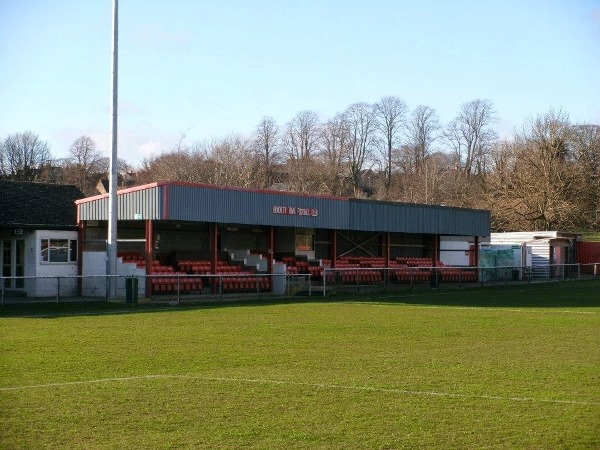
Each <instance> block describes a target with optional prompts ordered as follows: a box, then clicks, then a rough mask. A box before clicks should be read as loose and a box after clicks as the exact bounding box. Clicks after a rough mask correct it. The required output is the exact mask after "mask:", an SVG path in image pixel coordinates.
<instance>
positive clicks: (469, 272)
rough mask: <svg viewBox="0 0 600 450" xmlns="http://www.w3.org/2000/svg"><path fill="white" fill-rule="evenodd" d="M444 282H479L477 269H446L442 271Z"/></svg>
mask: <svg viewBox="0 0 600 450" xmlns="http://www.w3.org/2000/svg"><path fill="white" fill-rule="evenodd" d="M440 274H441V276H442V281H446V282H455V283H458V282H465V283H469V282H475V281H477V269H452V268H448V267H444V268H441V269H440Z"/></svg>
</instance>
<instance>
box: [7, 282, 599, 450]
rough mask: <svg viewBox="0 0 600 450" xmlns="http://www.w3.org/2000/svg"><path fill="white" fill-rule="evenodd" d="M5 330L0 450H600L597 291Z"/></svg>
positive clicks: (27, 313)
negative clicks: (568, 449)
mask: <svg viewBox="0 0 600 450" xmlns="http://www.w3.org/2000/svg"><path fill="white" fill-rule="evenodd" d="M131 310H132V308H128V309H127V308H124V307H123V306H122V305H90V304H86V305H28V306H26V307H14V306H11V307H7V306H5V307H3V308H2V309H0V314H1V315H2V316H3V317H2V318H1V319H0V414H1V417H0V420H1V421H2V427H1V428H0V448H7V449H19V448H24V449H25V448H52V449H55V448H69V449H77V448H81V449H94V448H110V449H113V448H114V449H117V448H118V449H122V448H216V449H220V448H223V449H225V448H230V449H234V448H256V449H273V448H311V449H313V448H336V449H352V448H357V449H367V448H368V449H375V448H381V449H389V448H444V449H446V448H598V447H600V431H599V430H600V375H599V374H600V351H599V349H600V282H598V281H589V282H564V283H552V284H546V285H535V286H534V285H530V286H519V287H506V288H505V287H500V288H476V289H469V290H448V291H445V290H437V291H423V292H413V293H408V292H407V293H402V294H396V295H393V294H387V295H385V294H381V295H374V294H371V295H368V296H350V295H345V296H336V297H333V298H326V299H314V298H313V299H304V300H303V301H302V302H298V303H292V302H281V303H276V302H273V303H263V304H259V303H246V304H237V305H228V306H219V305H208V306H202V307H197V306H196V307H162V308H154V307H138V308H136V309H135V313H129V311H131Z"/></svg>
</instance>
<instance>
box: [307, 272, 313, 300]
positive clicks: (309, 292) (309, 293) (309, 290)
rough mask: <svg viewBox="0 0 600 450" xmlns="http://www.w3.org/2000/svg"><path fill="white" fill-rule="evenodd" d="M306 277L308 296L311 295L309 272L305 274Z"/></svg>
mask: <svg viewBox="0 0 600 450" xmlns="http://www.w3.org/2000/svg"><path fill="white" fill-rule="evenodd" d="M306 278H307V280H308V296H309V297H312V286H311V284H312V283H311V281H310V273H309V274H308V275H306Z"/></svg>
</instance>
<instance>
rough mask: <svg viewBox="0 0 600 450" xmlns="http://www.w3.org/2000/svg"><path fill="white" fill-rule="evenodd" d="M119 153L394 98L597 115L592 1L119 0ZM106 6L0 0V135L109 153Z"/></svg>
mask: <svg viewBox="0 0 600 450" xmlns="http://www.w3.org/2000/svg"><path fill="white" fill-rule="evenodd" d="M119 19H120V20H119V156H120V157H121V158H124V159H126V160H127V161H128V162H130V163H133V164H137V163H139V162H140V161H141V159H142V158H144V157H146V156H150V155H153V154H154V155H156V154H159V153H160V152H162V151H165V150H169V149H170V148H172V147H173V146H174V145H175V144H176V142H177V140H178V139H179V136H180V135H181V133H185V135H186V139H187V140H188V141H189V142H193V141H196V140H205V139H210V138H215V137H223V136H225V135H227V134H229V133H232V132H237V133H241V134H246V135H247V134H250V133H251V132H252V131H253V130H254V128H255V127H256V124H257V123H258V122H259V121H260V119H261V118H262V117H263V116H265V115H269V116H272V117H273V118H274V119H275V120H276V121H277V122H278V123H279V124H280V125H283V124H285V123H286V122H288V121H289V120H290V119H291V118H292V117H293V116H294V115H295V114H296V113H297V112H298V111H302V110H307V109H310V110H314V111H315V112H316V113H317V114H318V115H319V117H320V118H321V119H322V120H326V119H328V118H330V117H332V116H333V115H335V114H336V113H337V112H341V111H343V110H344V109H346V107H347V106H349V105H350V104H352V103H355V102H363V101H364V102H376V101H378V100H379V99H380V98H381V97H382V96H386V95H394V96H398V97H400V98H402V99H404V100H405V101H406V103H407V104H408V106H409V108H410V109H411V110H412V109H413V108H415V107H416V106H418V105H420V104H424V105H428V106H430V107H433V108H434V109H436V111H437V112H438V114H439V116H440V119H441V120H442V122H443V123H447V122H448V121H450V120H451V119H452V118H453V117H454V115H456V113H457V112H458V109H459V108H460V106H461V104H463V103H465V102H467V101H470V100H473V99H476V98H480V99H489V100H491V101H492V102H493V104H494V106H495V108H496V110H497V113H498V116H499V118H500V121H499V122H498V123H497V124H496V129H497V130H498V132H499V133H500V134H501V135H510V134H512V131H513V129H514V128H515V127H517V128H520V127H521V126H522V124H523V122H524V121H525V120H526V119H527V118H528V117H532V116H534V115H536V114H543V113H545V112H547V111H548V110H549V109H550V108H562V109H563V110H564V111H565V112H567V113H569V115H570V117H571V120H572V121H574V122H586V123H595V124H600V0H563V1H559V0H554V1H553V0H546V1H541V0H530V1H522V0H520V1H516V0H503V1H494V2H492V1H485V0H475V1H447V2H446V1H440V0H423V1H414V0H413V1H400V0H396V1H393V0H389V1H386V0H361V1H357V0H320V1H318V0H277V1H275V0H263V1H260V0H238V1H233V0H231V1H230V0H210V1H204V0H168V1H167V0H163V1H158V0H121V1H120V4H119ZM111 20H112V0H52V1H48V0H0V69H1V72H0V105H1V106H0V138H4V137H5V136H6V135H8V134H12V133H16V132H22V131H25V130H31V131H33V132H34V133H37V134H38V135H39V136H40V137H41V138H42V139H43V140H46V141H48V142H49V143H50V145H51V151H52V153H53V155H55V156H56V157H64V156H66V154H67V149H68V147H69V146H70V144H71V143H72V142H73V141H74V140H75V139H76V138H77V137H79V136H81V135H88V136H91V137H92V138H93V139H94V140H95V141H96V143H97V144H98V147H99V149H100V150H101V151H102V152H103V153H105V154H106V155H107V156H108V155H109V153H110V148H109V142H110V126H109V125H110V99H111V73H110V70H111V47H112V36H111Z"/></svg>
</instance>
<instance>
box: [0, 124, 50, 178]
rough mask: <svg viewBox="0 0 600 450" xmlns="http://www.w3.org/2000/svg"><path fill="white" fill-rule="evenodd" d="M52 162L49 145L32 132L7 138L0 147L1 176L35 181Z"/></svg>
mask: <svg viewBox="0 0 600 450" xmlns="http://www.w3.org/2000/svg"><path fill="white" fill-rule="evenodd" d="M49 160H50V148H49V146H48V143H47V142H45V141H42V140H41V139H40V137H39V136H38V135H37V134H34V133H32V132H31V131H25V132H23V133H15V134H11V135H9V136H7V137H6V138H5V139H4V141H3V142H2V144H1V145H0V175H2V176H3V177H6V178H9V179H13V180H18V181H34V180H36V179H37V178H38V177H39V175H40V173H41V170H42V169H43V167H44V166H45V165H47V164H48V162H49Z"/></svg>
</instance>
